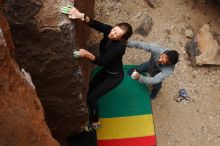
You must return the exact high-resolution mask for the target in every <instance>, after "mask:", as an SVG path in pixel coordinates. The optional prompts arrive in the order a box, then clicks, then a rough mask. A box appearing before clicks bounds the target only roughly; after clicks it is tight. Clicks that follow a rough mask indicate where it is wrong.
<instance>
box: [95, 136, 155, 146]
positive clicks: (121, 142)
mask: <svg viewBox="0 0 220 146" xmlns="http://www.w3.org/2000/svg"><path fill="white" fill-rule="evenodd" d="M98 146H156V136H146V137H138V138H126V139H112V140H99V141H98Z"/></svg>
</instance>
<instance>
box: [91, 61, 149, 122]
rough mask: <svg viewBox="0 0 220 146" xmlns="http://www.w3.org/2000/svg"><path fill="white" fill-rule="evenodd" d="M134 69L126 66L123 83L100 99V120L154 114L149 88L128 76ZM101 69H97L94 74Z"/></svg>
mask: <svg viewBox="0 0 220 146" xmlns="http://www.w3.org/2000/svg"><path fill="white" fill-rule="evenodd" d="M132 67H135V66H134V65H126V66H124V72H125V77H124V80H123V82H122V83H121V84H120V85H118V86H117V87H116V88H114V89H113V90H111V91H110V92H108V93H107V94H105V95H104V96H102V97H101V98H99V101H98V103H99V112H100V113H99V117H100V118H111V117H125V116H133V115H145V114H152V110H151V103H150V98H149V90H148V88H147V87H146V86H145V85H143V84H140V83H139V82H138V81H136V80H132V79H131V77H130V76H128V75H127V70H128V69H129V68H132ZM99 69H100V68H96V69H95V70H94V71H93V73H95V72H97V71H98V70H99Z"/></svg>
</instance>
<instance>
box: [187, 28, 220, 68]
mask: <svg viewBox="0 0 220 146" xmlns="http://www.w3.org/2000/svg"><path fill="white" fill-rule="evenodd" d="M186 52H187V54H188V56H189V59H190V61H191V64H192V65H193V66H194V65H199V66H200V65H220V45H219V43H218V41H217V40H216V39H215V38H214V37H213V34H212V33H211V32H210V27H209V25H208V24H205V25H203V26H202V28H201V29H200V30H199V31H198V33H196V34H195V35H194V37H193V39H192V40H191V42H190V43H188V45H187V47H186Z"/></svg>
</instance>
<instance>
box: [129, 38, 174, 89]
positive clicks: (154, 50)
mask: <svg viewBox="0 0 220 146" xmlns="http://www.w3.org/2000/svg"><path fill="white" fill-rule="evenodd" d="M127 46H128V47H131V48H137V49H143V50H145V51H147V52H151V57H150V60H149V61H148V65H147V73H149V74H150V76H149V77H148V76H143V75H141V76H140V79H139V80H138V81H139V82H141V83H143V84H150V85H153V84H157V83H159V82H161V81H163V80H164V79H165V78H167V77H168V76H169V75H171V74H172V73H173V71H174V68H175V65H159V64H158V63H157V60H158V59H159V57H160V55H161V54H162V53H164V52H165V51H167V50H169V49H167V48H162V47H160V46H159V45H158V44H155V43H149V44H148V43H145V42H141V41H129V42H128V44H127Z"/></svg>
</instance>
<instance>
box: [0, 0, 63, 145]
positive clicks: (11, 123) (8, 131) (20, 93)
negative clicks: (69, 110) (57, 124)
mask: <svg viewBox="0 0 220 146" xmlns="http://www.w3.org/2000/svg"><path fill="white" fill-rule="evenodd" d="M0 5H1V1H0ZM0 20H1V21H0V129H1V130H0V145H1V146H59V144H58V143H57V142H56V140H54V139H53V137H52V135H51V133H50V130H49V128H48V127H47V125H46V122H45V119H44V111H43V108H42V105H41V103H40V100H39V98H38V97H37V94H36V91H35V90H34V86H33V85H32V84H31V83H32V82H31V78H30V76H28V74H27V73H25V71H23V72H24V73H25V74H24V73H22V72H21V71H20V69H19V67H18V65H17V63H16V62H15V60H14V58H13V52H14V45H13V43H12V40H11V34H10V29H9V26H8V24H7V22H6V21H5V18H4V17H3V15H2V13H1V12H0Z"/></svg>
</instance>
